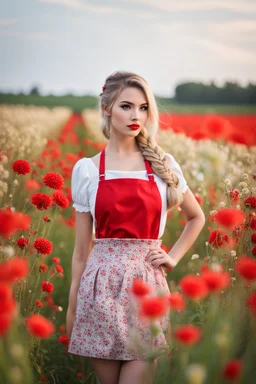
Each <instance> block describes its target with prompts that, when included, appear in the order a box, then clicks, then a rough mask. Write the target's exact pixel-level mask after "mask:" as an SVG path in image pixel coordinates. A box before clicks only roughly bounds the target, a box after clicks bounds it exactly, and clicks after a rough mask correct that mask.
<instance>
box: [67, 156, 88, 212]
mask: <svg viewBox="0 0 256 384" xmlns="http://www.w3.org/2000/svg"><path fill="white" fill-rule="evenodd" d="M89 182H90V175H89V171H88V167H87V165H86V157H84V158H83V159H80V160H78V161H77V162H76V164H75V165H74V168H73V170H72V175H71V193H72V200H73V202H74V203H73V207H74V208H75V210H76V211H78V212H89V211H90V206H89V199H88V186H89Z"/></svg>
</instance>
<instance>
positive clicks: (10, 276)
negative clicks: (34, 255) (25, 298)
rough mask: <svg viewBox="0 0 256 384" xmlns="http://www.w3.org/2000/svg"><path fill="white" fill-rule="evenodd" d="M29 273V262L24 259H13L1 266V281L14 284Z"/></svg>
mask: <svg viewBox="0 0 256 384" xmlns="http://www.w3.org/2000/svg"><path fill="white" fill-rule="evenodd" d="M28 273H29V264H28V260H27V259H26V258H23V257H11V258H10V259H8V260H6V261H4V262H3V263H2V264H0V280H1V281H2V282H4V281H5V282H7V283H14V282H15V281H16V280H17V279H21V278H22V277H25V276H27V274H28Z"/></svg>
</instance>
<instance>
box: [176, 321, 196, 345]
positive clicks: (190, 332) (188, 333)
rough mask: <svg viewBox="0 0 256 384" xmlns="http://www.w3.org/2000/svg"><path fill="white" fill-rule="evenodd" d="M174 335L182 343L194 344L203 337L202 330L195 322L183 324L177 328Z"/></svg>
mask: <svg viewBox="0 0 256 384" xmlns="http://www.w3.org/2000/svg"><path fill="white" fill-rule="evenodd" d="M174 337H175V338H176V339H177V340H179V341H180V342H181V343H182V344H186V345H193V344H195V343H197V342H198V340H199V339H200V338H201V330H200V328H198V327H196V326H195V325H193V324H188V325H183V326H181V327H179V328H177V329H176V331H175V332H174Z"/></svg>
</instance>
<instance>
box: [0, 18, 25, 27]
mask: <svg viewBox="0 0 256 384" xmlns="http://www.w3.org/2000/svg"><path fill="white" fill-rule="evenodd" d="M19 21H20V19H0V27H1V26H2V25H3V26H5V27H6V26H7V25H12V24H16V23H18V22H19Z"/></svg>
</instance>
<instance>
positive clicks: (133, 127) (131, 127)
mask: <svg viewBox="0 0 256 384" xmlns="http://www.w3.org/2000/svg"><path fill="white" fill-rule="evenodd" d="M127 127H129V128H130V129H132V130H133V131H136V129H138V128H139V127H140V126H139V124H131V125H127Z"/></svg>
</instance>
